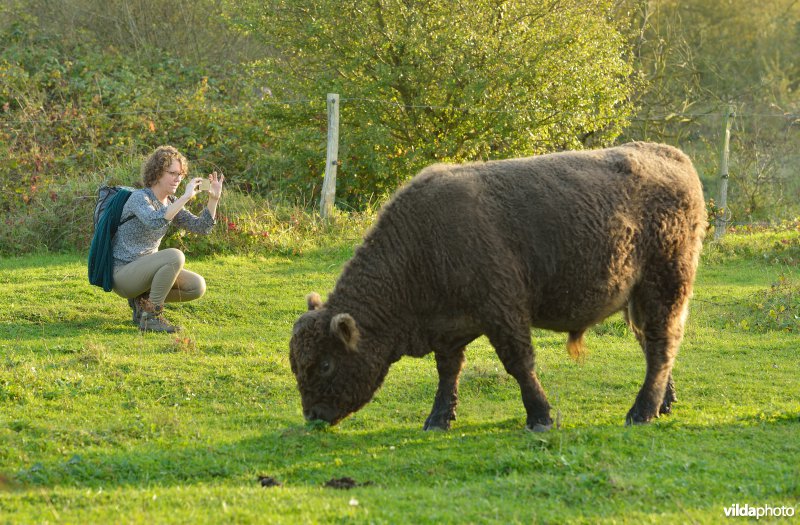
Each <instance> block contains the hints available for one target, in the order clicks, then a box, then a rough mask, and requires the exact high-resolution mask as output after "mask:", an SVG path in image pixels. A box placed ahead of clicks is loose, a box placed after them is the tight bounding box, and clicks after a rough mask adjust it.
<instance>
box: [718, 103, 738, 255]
mask: <svg viewBox="0 0 800 525" xmlns="http://www.w3.org/2000/svg"><path fill="white" fill-rule="evenodd" d="M735 116H736V114H735V112H734V109H733V106H728V114H727V115H726V116H725V137H724V139H723V141H722V154H721V158H720V162H719V178H720V185H719V205H718V206H719V210H720V215H717V223H716V227H715V228H714V240H719V239H721V238H722V236H723V235H725V232H726V231H727V230H728V221H729V220H730V217H731V214H730V213H729V212H728V156H729V153H730V143H731V124H732V123H733V117H735Z"/></svg>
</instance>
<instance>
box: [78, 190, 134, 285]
mask: <svg viewBox="0 0 800 525" xmlns="http://www.w3.org/2000/svg"><path fill="white" fill-rule="evenodd" d="M132 192H133V188H128V187H125V186H100V189H99V190H97V204H95V207H94V235H93V236H92V245H91V247H90V248H89V283H91V284H93V285H95V286H99V287H101V288H102V289H103V291H106V292H110V291H111V289H112V288H113V287H114V254H113V253H112V249H111V239H113V238H114V235H115V234H116V233H117V229H118V228H119V227H120V226H121V225H122V224H124V223H125V222H127V221H128V220H130V219H132V218H133V217H134V215H131V216H130V217H128V218H126V219H125V220H124V221H120V218H121V216H122V207H123V206H125V203H126V202H128V197H130V196H131V193H132Z"/></svg>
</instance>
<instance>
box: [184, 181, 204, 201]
mask: <svg viewBox="0 0 800 525" xmlns="http://www.w3.org/2000/svg"><path fill="white" fill-rule="evenodd" d="M201 180H203V179H202V178H201V177H195V178H193V179H191V180H189V181H187V182H186V191H184V192H183V196H184V197H186V200H187V201H190V200H192V198H193V197H194V196H195V195H197V192H198V191H200V181H201Z"/></svg>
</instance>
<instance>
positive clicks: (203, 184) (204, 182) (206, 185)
mask: <svg viewBox="0 0 800 525" xmlns="http://www.w3.org/2000/svg"><path fill="white" fill-rule="evenodd" d="M198 189H199V190H200V191H208V190H210V189H211V181H210V180H208V179H200V186H199V188H198Z"/></svg>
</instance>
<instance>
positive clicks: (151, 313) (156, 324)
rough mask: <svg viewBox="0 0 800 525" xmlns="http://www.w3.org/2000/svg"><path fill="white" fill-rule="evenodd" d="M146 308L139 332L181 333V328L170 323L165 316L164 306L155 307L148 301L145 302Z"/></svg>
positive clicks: (140, 319) (143, 311) (140, 321)
mask: <svg viewBox="0 0 800 525" xmlns="http://www.w3.org/2000/svg"><path fill="white" fill-rule="evenodd" d="M143 304H144V308H143V309H142V315H141V317H140V318H139V330H141V331H142V332H164V333H167V334H174V333H175V332H178V331H180V329H181V327H180V326H175V325H172V324H170V323H169V321H167V320H166V319H164V316H163V315H162V314H163V313H164V305H163V304H160V305H154V304H153V303H151V302H150V301H148V300H144V301H143Z"/></svg>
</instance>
